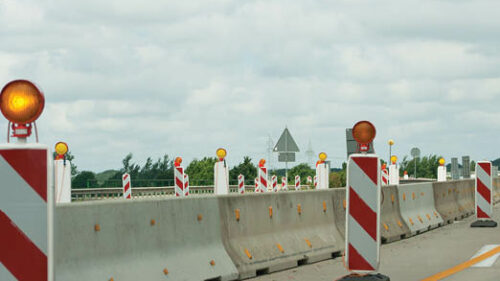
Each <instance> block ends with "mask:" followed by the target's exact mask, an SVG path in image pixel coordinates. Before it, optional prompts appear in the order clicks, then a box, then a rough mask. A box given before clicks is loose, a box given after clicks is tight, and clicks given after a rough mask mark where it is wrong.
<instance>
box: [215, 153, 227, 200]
mask: <svg viewBox="0 0 500 281" xmlns="http://www.w3.org/2000/svg"><path fill="white" fill-rule="evenodd" d="M216 154H217V157H218V158H219V161H217V162H216V163H215V165H214V193H215V194H216V195H226V194H229V167H228V165H227V163H226V160H225V158H226V155H227V152H226V150H225V149H224V148H219V149H217V152H216Z"/></svg>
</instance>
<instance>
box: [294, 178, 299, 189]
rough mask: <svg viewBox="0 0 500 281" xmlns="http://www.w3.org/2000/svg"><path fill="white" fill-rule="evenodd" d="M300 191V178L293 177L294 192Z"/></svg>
mask: <svg viewBox="0 0 500 281" xmlns="http://www.w3.org/2000/svg"><path fill="white" fill-rule="evenodd" d="M299 189H300V176H295V190H299Z"/></svg>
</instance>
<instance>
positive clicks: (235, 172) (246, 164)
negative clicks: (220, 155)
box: [229, 156, 257, 181]
mask: <svg viewBox="0 0 500 281" xmlns="http://www.w3.org/2000/svg"><path fill="white" fill-rule="evenodd" d="M240 174H241V175H243V176H244V177H245V181H251V180H253V179H255V178H256V177H257V167H255V165H254V164H253V163H252V158H250V157H248V156H245V157H244V158H243V162H241V163H240V164H238V166H234V167H233V168H232V169H231V170H230V171H229V179H230V181H235V180H237V179H238V176H239V175H240Z"/></svg>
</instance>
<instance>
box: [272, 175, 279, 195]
mask: <svg viewBox="0 0 500 281" xmlns="http://www.w3.org/2000/svg"><path fill="white" fill-rule="evenodd" d="M271 183H272V186H273V192H278V177H277V176H276V175H273V176H272V177H271Z"/></svg>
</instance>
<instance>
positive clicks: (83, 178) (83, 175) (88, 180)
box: [71, 171, 97, 188]
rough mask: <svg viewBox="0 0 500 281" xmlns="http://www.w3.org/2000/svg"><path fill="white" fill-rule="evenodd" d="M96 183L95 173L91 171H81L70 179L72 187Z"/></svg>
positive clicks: (89, 185)
mask: <svg viewBox="0 0 500 281" xmlns="http://www.w3.org/2000/svg"><path fill="white" fill-rule="evenodd" d="M96 184H97V180H96V178H95V174H94V172H91V171H81V172H80V173H78V174H77V175H76V176H75V177H74V178H73V180H72V181H71V187H72V188H86V187H97V186H95V185H96Z"/></svg>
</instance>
